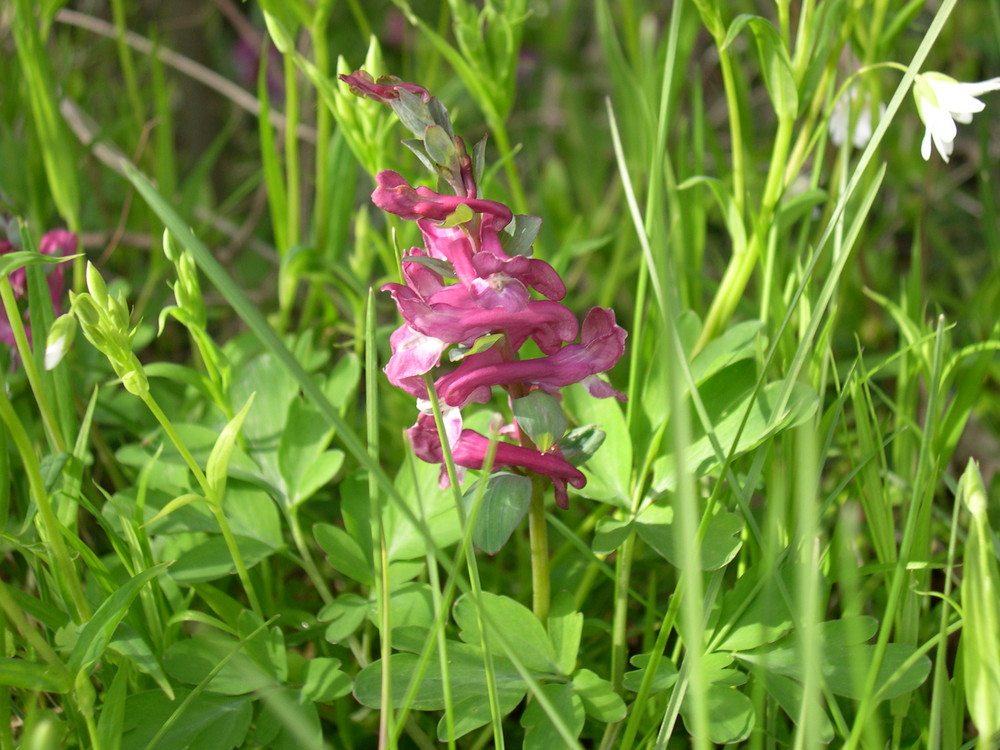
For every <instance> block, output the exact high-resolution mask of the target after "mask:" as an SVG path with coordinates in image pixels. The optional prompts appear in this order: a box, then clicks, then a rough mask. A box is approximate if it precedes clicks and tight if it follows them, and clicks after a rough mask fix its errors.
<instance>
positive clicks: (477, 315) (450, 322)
mask: <svg viewBox="0 0 1000 750" xmlns="http://www.w3.org/2000/svg"><path fill="white" fill-rule="evenodd" d="M382 290H383V291H388V292H389V293H390V294H392V298H393V299H394V300H395V301H396V306H397V307H398V308H399V313H400V315H402V316H403V319H404V320H405V321H406V322H407V323H408V324H409V325H410V326H411V327H413V328H414V329H415V330H417V331H420V332H421V333H423V334H425V335H427V336H434V337H435V338H439V339H441V340H442V341H447V342H448V343H450V344H471V343H472V342H473V341H475V340H476V339H478V338H479V337H480V336H485V335H486V334H488V333H494V332H501V331H505V330H506V331H508V334H509V335H510V338H511V339H512V340H517V341H519V342H520V343H519V344H518V345H517V346H520V344H521V343H524V341H525V340H527V338H528V337H529V336H530V337H531V338H533V339H534V340H535V342H536V343H537V344H538V347H539V348H540V349H541V350H542V351H543V352H546V353H551V352H554V351H556V350H558V349H559V347H560V346H562V344H563V343H564V342H566V341H572V340H573V339H574V338H576V333H577V322H576V318H575V317H573V313H571V312H570V311H569V310H568V309H567V308H566V307H565V306H564V305H562V304H560V303H558V302H550V301H548V300H532V301H530V302H529V303H528V304H527V306H526V307H525V308H524V309H523V310H519V311H517V312H508V311H507V310H504V309H503V308H493V309H484V308H481V307H478V306H477V305H476V304H475V303H474V302H473V301H472V299H471V296H468V297H464V299H463V300H462V302H463V304H454V303H452V304H445V303H434V302H431V303H428V301H425V300H423V299H421V298H420V296H419V295H418V294H416V293H415V292H414V291H413V290H412V289H410V288H409V287H408V286H404V285H403V284H386V285H385V286H383V287H382ZM449 290H450V287H449ZM463 296H464V295H463Z"/></svg>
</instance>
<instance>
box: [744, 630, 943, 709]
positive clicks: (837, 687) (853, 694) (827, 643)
mask: <svg viewBox="0 0 1000 750" xmlns="http://www.w3.org/2000/svg"><path fill="white" fill-rule="evenodd" d="M874 626H877V623H876V622H875V620H874V619H873V618H870V617H850V618H843V619H841V620H831V621H828V622H824V623H820V624H819V625H818V626H817V634H816V640H817V642H819V643H821V644H822V648H821V651H820V653H821V657H822V665H821V669H822V675H823V679H824V682H825V683H826V686H827V687H828V688H829V690H830V691H831V692H832V693H834V694H835V695H841V696H844V697H845V698H853V699H855V700H860V699H861V697H862V692H863V690H864V670H865V669H866V668H867V667H868V665H870V664H871V663H872V659H873V658H874V654H875V646H872V645H869V644H867V643H865V641H867V640H868V639H869V638H871V636H872V635H873V634H874V633H873V627H874ZM915 652H916V648H915V647H913V646H910V645H906V644H901V643H890V644H889V645H888V646H887V647H886V651H885V656H884V658H883V660H882V664H881V665H880V667H879V672H878V677H877V680H876V688H875V690H876V694H879V698H880V700H889V699H892V698H896V697H899V696H900V695H905V694H906V693H909V692H911V691H913V690H915V689H916V688H918V687H920V685H922V684H923V682H924V680H926V679H927V675H928V674H929V673H930V667H931V663H930V660H929V659H928V658H927V657H926V656H921V657H920V658H918V659H916V660H914V662H913V663H912V664H911V665H910V666H909V667H908V668H907V669H905V670H903V671H902V672H900V673H899V674H898V675H897V674H896V673H897V672H899V670H901V669H902V667H903V665H904V664H905V663H906V662H907V660H909V659H910V658H911V657H912V656H913V655H914V653H915ZM735 656H736V657H737V658H738V659H740V660H741V661H743V662H746V663H749V664H751V665H754V666H756V667H759V668H760V669H766V670H768V671H771V672H774V673H776V674H779V675H783V676H785V677H791V678H792V679H795V680H798V681H800V682H801V680H802V674H801V671H802V657H801V654H800V653H799V648H798V645H797V643H796V634H795V633H794V632H792V633H789V634H788V635H787V636H785V638H783V639H782V640H781V641H779V642H778V643H777V644H776V645H772V646H765V647H763V648H760V649H756V650H754V651H747V652H740V653H736V654H735ZM890 680H891V683H890ZM883 690H884V692H882V691H883Z"/></svg>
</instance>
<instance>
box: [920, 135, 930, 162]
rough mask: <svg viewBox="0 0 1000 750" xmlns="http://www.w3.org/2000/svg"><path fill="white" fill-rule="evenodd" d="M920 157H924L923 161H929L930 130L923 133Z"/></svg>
mask: <svg viewBox="0 0 1000 750" xmlns="http://www.w3.org/2000/svg"><path fill="white" fill-rule="evenodd" d="M920 155H921V156H922V157H924V161H930V158H931V131H930V128H928V129H927V130H925V131H924V139H923V140H922V141H921V142H920Z"/></svg>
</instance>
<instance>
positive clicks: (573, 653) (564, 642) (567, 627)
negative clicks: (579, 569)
mask: <svg viewBox="0 0 1000 750" xmlns="http://www.w3.org/2000/svg"><path fill="white" fill-rule="evenodd" d="M547 624H548V631H549V640H551V641H552V649H553V651H554V652H555V654H556V666H557V667H558V668H559V671H560V672H561V673H562V674H572V672H573V670H574V669H575V668H576V657H577V653H578V652H579V651H580V637H581V636H582V634H583V613H582V612H576V611H575V610H574V609H573V597H572V596H571V595H570V594H569V593H568V592H560V593H559V594H556V596H555V598H554V599H553V601H552V607H551V609H549V620H548V623H547Z"/></svg>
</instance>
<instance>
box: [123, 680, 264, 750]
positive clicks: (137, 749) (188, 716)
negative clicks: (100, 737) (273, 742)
mask: <svg viewBox="0 0 1000 750" xmlns="http://www.w3.org/2000/svg"><path fill="white" fill-rule="evenodd" d="M187 696H188V691H186V690H185V691H179V692H178V695H177V698H176V700H170V699H169V698H167V697H166V696H165V695H164V694H163V693H161V692H160V691H159V690H149V691H145V692H141V693H134V694H132V695H130V696H128V698H127V699H126V701H125V722H124V732H125V734H124V736H123V737H122V746H121V750H146V748H147V747H148V746H149V743H150V742H151V741H152V740H153V738H154V737H155V736H156V735H157V734H159V733H160V730H161V729H162V728H163V727H164V726H166V731H165V732H164V733H163V734H160V739H159V740H157V742H156V744H155V745H154V746H155V747H156V750H195V748H197V749H198V750H219V748H224V747H240V746H242V745H243V741H244V738H245V737H246V734H247V730H248V729H249V728H250V720H251V718H252V717H253V704H252V703H251V699H250V696H227V695H213V694H211V693H202V694H201V695H199V696H198V699H197V700H195V701H190V702H185V701H184V699H185V698H186V697H187ZM182 708H183V711H181V709H182Z"/></svg>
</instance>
